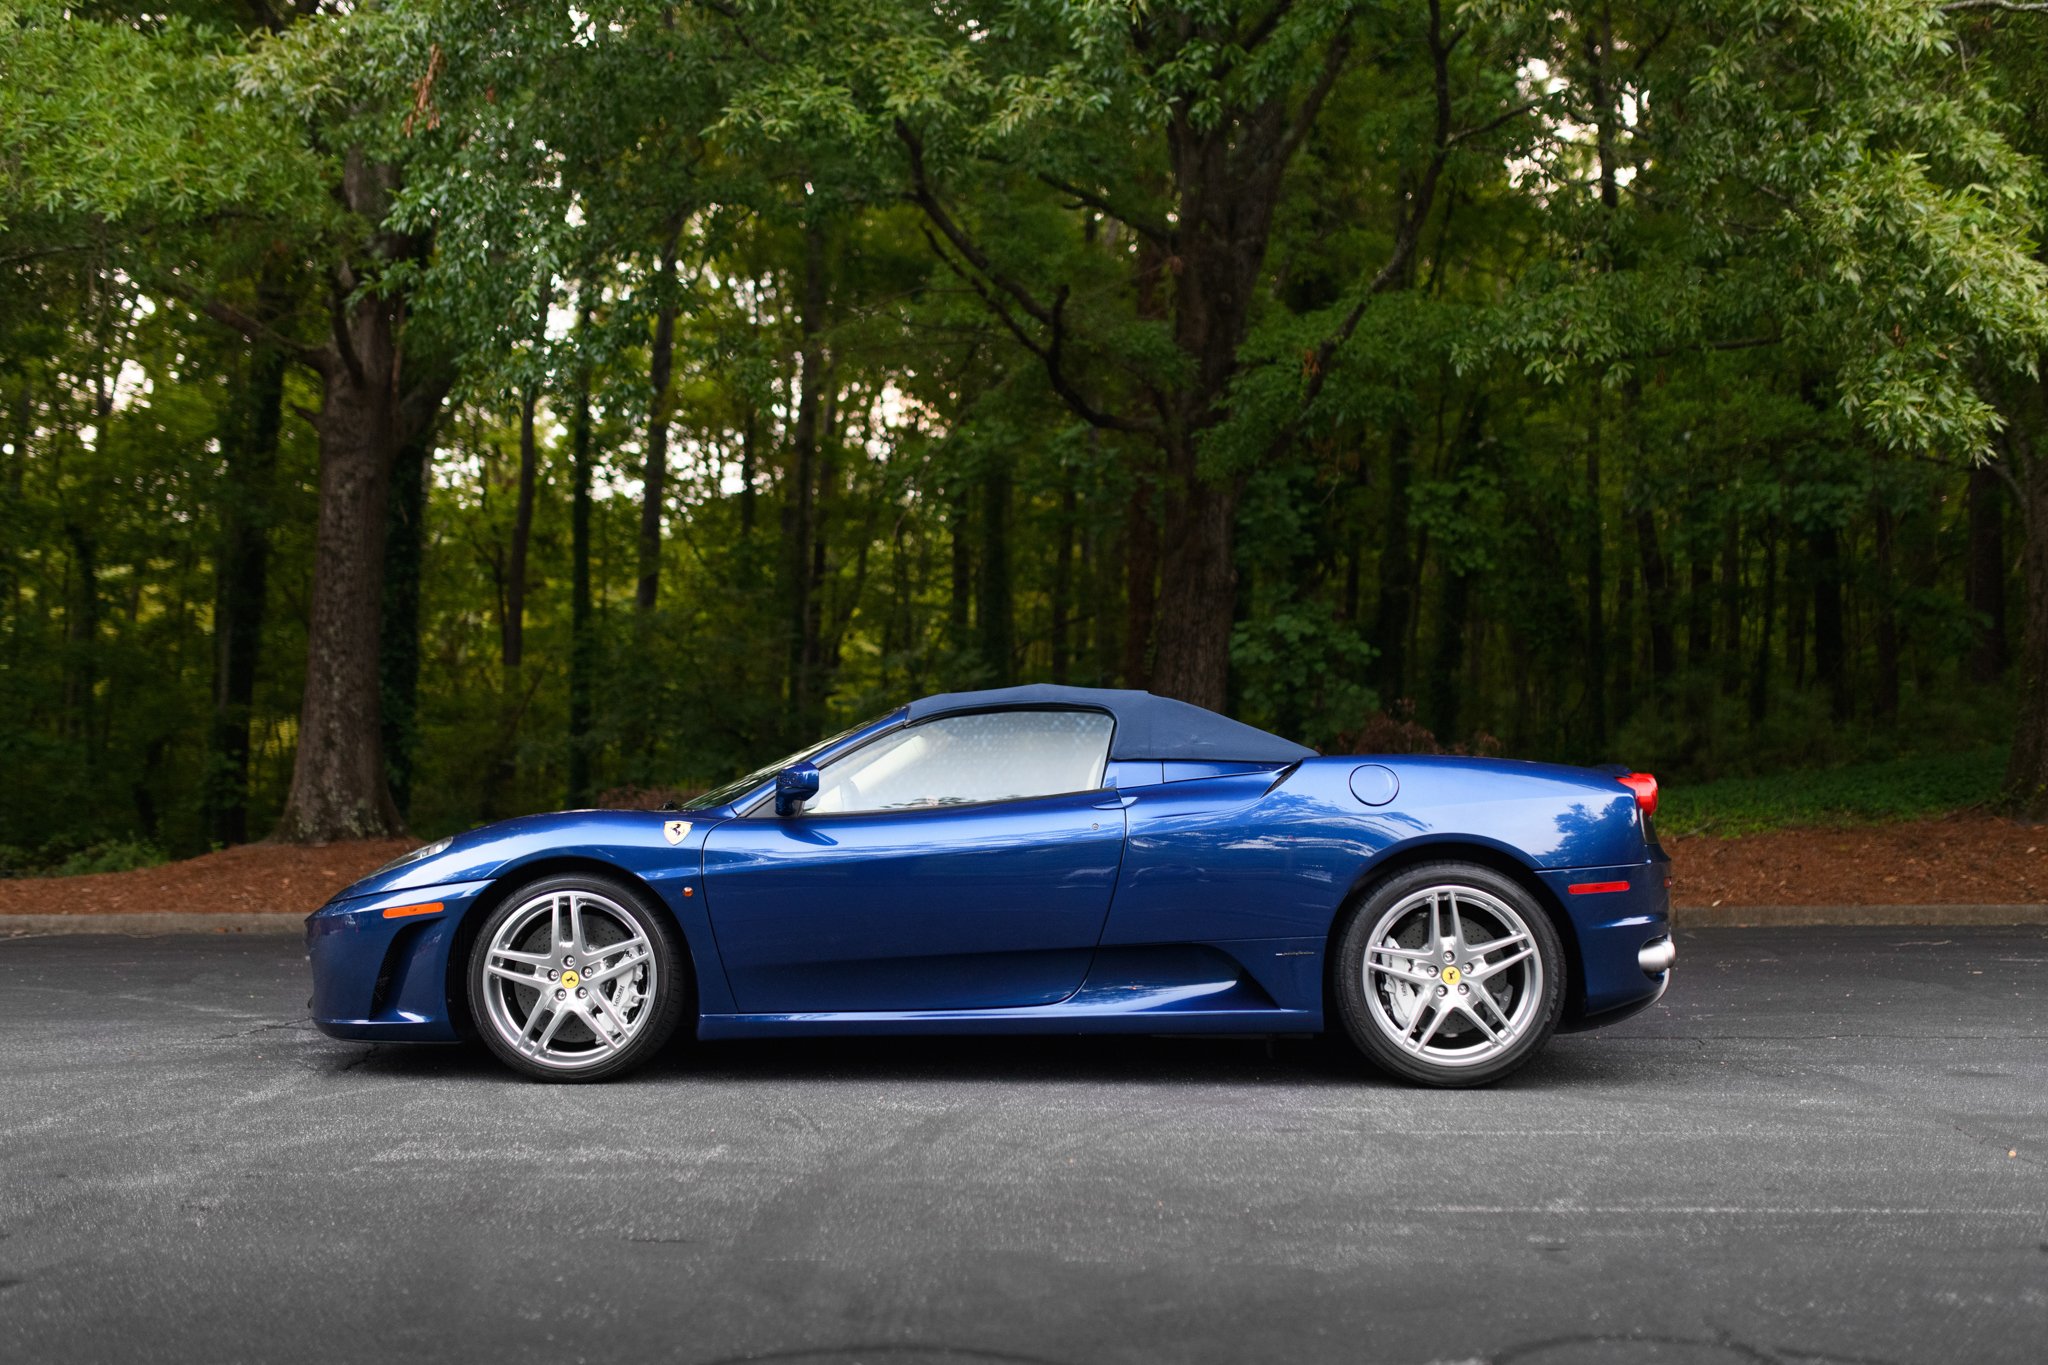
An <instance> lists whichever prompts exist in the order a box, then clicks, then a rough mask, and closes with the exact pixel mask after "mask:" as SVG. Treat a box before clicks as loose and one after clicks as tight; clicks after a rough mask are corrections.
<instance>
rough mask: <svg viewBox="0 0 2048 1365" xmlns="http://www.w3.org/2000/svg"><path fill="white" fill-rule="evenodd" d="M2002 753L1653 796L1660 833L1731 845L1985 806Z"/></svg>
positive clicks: (1740, 780)
mask: <svg viewBox="0 0 2048 1365" xmlns="http://www.w3.org/2000/svg"><path fill="white" fill-rule="evenodd" d="M2004 774H2005V750H2004V749H2002V748H1997V747H1991V748H1975V749H1966V750H1961V751H1958V752H1954V753H1943V754H1929V755H1925V756H1920V757H1913V758H1894V759H1889V760H1886V761H1883V762H1878V763H1855V764H1849V765H1846V766H1843V767H1839V768H1822V769H1809V770H1802V769H1793V770H1790V771H1786V772H1778V773H1773V774H1772V775H1770V776H1768V777H1727V778H1721V779H1719V780H1718V781H1714V782H1703V783H1697V784H1692V785H1687V784H1684V783H1675V784H1670V785H1666V786H1664V787H1663V788H1662V789H1661V790H1660V791H1659V793H1658V811H1657V824H1658V829H1659V831H1660V832H1662V833H1665V834H1670V835H1673V836H1676V837H1686V836H1690V835H1696V834H1711V835H1714V836H1715V837H1717V838H1730V837H1733V836H1735V835H1740V834H1757V833H1762V832H1763V831H1766V830H1773V829H1785V828H1796V827H1800V826H1813V825H1859V824H1871V823H1875V822H1878V821H1884V820H1904V819H1912V818H1914V817H1916V816H1926V815H1939V814H1942V813H1944V812H1947V811H1953V810H1962V809H1965V808H1968V807H1974V806H1985V805H1988V804H1990V803H1991V801H1992V800H1993V799H1994V798H1996V797H1997V795H1998V787H1999V782H2000V780H2001V778H2003V776H2004Z"/></svg>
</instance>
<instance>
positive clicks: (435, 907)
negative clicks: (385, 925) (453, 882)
mask: <svg viewBox="0 0 2048 1365" xmlns="http://www.w3.org/2000/svg"><path fill="white" fill-rule="evenodd" d="M441 910H442V905H441V902H439V901H427V902H425V903H424V904H421V905H393V906H389V907H387V908H386V909H385V911H384V918H385V919H404V918H405V917H406V916H407V915H438V914H440V913H441Z"/></svg>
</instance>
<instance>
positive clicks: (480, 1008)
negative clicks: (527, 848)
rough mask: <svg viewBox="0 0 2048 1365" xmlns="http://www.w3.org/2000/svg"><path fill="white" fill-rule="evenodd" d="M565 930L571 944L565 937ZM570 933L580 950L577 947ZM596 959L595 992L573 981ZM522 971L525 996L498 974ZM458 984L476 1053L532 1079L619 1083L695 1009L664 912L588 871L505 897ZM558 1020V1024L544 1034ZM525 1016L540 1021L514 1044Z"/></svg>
mask: <svg viewBox="0 0 2048 1365" xmlns="http://www.w3.org/2000/svg"><path fill="white" fill-rule="evenodd" d="M541 915H545V916H546V920H547V922H546V925H545V926H543V925H542V923H541V921H540V918H539V917H540V916H541ZM515 922H516V923H515ZM564 929H567V931H568V932H569V934H570V935H571V937H570V938H568V939H566V940H565V939H563V938H562V932H563V930H564ZM508 932H509V933H510V934H511V937H510V938H509V939H507V940H506V941H505V942H501V941H500V939H501V936H504V935H506V934H507V933H508ZM577 934H580V935H582V947H583V949H588V950H589V951H580V950H579V948H578V946H577V941H576V939H575V938H574V935H577ZM634 935H637V940H638V941H636V940H635V938H634V937H633V936H634ZM543 940H545V941H543ZM642 943H644V950H643V947H642ZM535 958H540V959H543V960H541V961H539V962H533V961H531V959H535ZM515 959H516V960H515ZM593 960H595V961H596V963H597V964H598V965H597V966H596V967H595V968H592V969H591V970H593V971H595V972H596V973H599V974H601V975H602V979H600V980H597V981H596V982H595V983H594V984H593V983H591V982H586V981H584V980H583V979H582V969H585V968H588V967H589V964H590V963H591V962H592V961H593ZM494 964H495V967H496V968H497V969H498V970H494ZM528 970H532V971H533V972H534V976H533V981H534V983H535V984H534V985H533V986H531V987H529V986H526V985H522V984H519V982H518V981H515V980H513V979H511V978H508V977H507V976H505V975H503V974H502V972H503V971H513V972H521V973H523V972H525V971H528ZM522 979H523V978H522ZM466 980H467V983H468V990H469V1009H470V1017H471V1019H472V1020H473V1021H474V1023H475V1026H476V1031H477V1035H478V1036H479V1037H480V1038H482V1039H483V1042H484V1046H486V1047H488V1048H489V1049H490V1050H491V1052H492V1054H493V1055H495V1056H496V1057H497V1058H498V1060H499V1061H501V1062H503V1063H505V1065H507V1066H509V1067H511V1068H512V1069H513V1070H514V1071H517V1072H518V1073H520V1074H521V1075H522V1076H526V1077H529V1078H531V1079H533V1080H538V1081H554V1082H558V1083H562V1082H580V1081H600V1080H608V1079H611V1078H612V1077H615V1076H621V1075H624V1074H625V1073H626V1072H628V1071H631V1070H632V1069H633V1068H635V1067H637V1066H640V1065H642V1064H643V1063H645V1062H646V1061H647V1060H648V1059H649V1058H651V1057H653V1056H654V1055H655V1054H656V1053H658V1052H660V1051H661V1049H662V1048H663V1047H664V1046H665V1045H666V1044H667V1043H668V1041H669V1039H670V1037H672V1036H673V1035H674V1033H675V1030H676V1025H677V1024H678V1023H680V1022H681V1021H682V1020H683V1019H684V1018H686V1017H689V1015H690V1014H691V1013H692V1012H693V1011H694V1008H695V1003H694V1002H695V983H694V982H693V981H692V980H691V976H690V965H689V955H688V954H687V953H686V952H684V951H683V948H682V943H681V937H680V935H679V934H678V933H677V931H676V929H675V927H674V925H673V924H672V923H671V921H670V920H669V917H668V915H667V914H666V913H665V912H664V911H663V910H662V909H661V908H660V907H659V906H658V905H655V904H653V903H652V901H651V899H650V898H649V897H648V896H647V894H646V893H645V892H643V891H641V890H639V889H638V888H637V887H634V886H632V885H631V884H629V883H627V882H625V881H622V880H620V879H619V878H616V877H608V876H604V875H602V874H600V873H593V872H571V873H564V874H560V875H557V876H552V877H542V878H540V879H538V880H536V881H532V882H528V883H526V884H524V885H522V886H519V887H516V888H514V889H513V890H512V891H511V892H510V893H509V894H508V895H506V896H505V898H504V899H503V900H502V901H501V902H500V903H499V904H498V906H497V908H496V909H495V910H493V911H492V912H491V914H490V915H489V917H488V918H486V919H485V920H484V922H483V924H482V926H481V927H480V928H479V929H478V930H477V935H476V942H475V945H474V946H473V947H472V948H471V949H470V954H469V968H468V972H467V974H466ZM543 993H545V996H546V997H554V999H548V998H544V996H543ZM537 1005H538V1006H543V1007H544V1010H545V1012H544V1014H543V1013H542V1012H541V1011H538V1010H536V1006H537ZM557 1014H559V1015H561V1016H562V1018H561V1020H560V1021H559V1022H558V1023H555V1027H554V1028H553V1029H552V1030H550V1029H548V1024H549V1023H550V1022H554V1018H555V1016H556V1015H557ZM522 1018H525V1019H528V1020H529V1021H531V1020H535V1019H538V1021H539V1022H538V1024H537V1025H535V1024H532V1023H529V1024H528V1025H527V1026H526V1027H524V1028H519V1029H518V1030H517V1031H518V1032H519V1033H520V1034H521V1035H523V1036H524V1038H525V1042H526V1045H525V1046H524V1047H522V1046H521V1045H520V1043H519V1042H518V1041H516V1040H515V1037H514V1032H515V1026H516V1025H518V1024H519V1021H520V1020H521V1019H522ZM543 1032H545V1033H546V1034H547V1036H546V1037H543V1038H541V1039H540V1046H539V1047H538V1048H536V1047H535V1046H534V1040H535V1038H536V1037H537V1036H538V1035H540V1034H541V1033H543ZM557 1038H559V1039H560V1040H561V1041H560V1042H559V1043H558V1042H556V1041H555V1040H556V1039H557Z"/></svg>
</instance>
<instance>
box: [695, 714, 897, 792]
mask: <svg viewBox="0 0 2048 1365" xmlns="http://www.w3.org/2000/svg"><path fill="white" fill-rule="evenodd" d="M889 714H891V713H890V712H887V711H885V712H883V713H882V715H881V716H870V717H869V718H868V719H866V720H864V721H862V722H861V723H860V724H858V725H854V726H849V727H848V728H846V729H844V730H841V731H840V732H839V733H838V734H836V735H833V736H831V737H829V738H827V739H821V740H819V741H818V742H817V743H816V744H813V745H811V746H810V747H809V748H806V749H798V750H797V751H796V752H795V753H793V754H790V755H788V756H787V757H784V758H778V759H776V760H775V761H774V762H773V763H770V764H768V765H767V766H766V767H761V768H756V769H754V771H752V772H750V773H748V774H747V775H746V776H745V777H737V778H734V779H733V780H732V781H730V782H728V783H726V784H725V785H724V786H722V787H713V788H712V789H711V790H710V791H708V792H705V793H703V794H702V795H699V796H693V797H691V798H690V799H689V800H687V801H685V802H683V804H682V809H684V810H710V809H711V808H713V807H714V806H723V805H725V804H727V803H728V802H730V801H732V800H734V799H736V798H738V797H741V796H745V795H746V794H747V793H748V792H750V791H752V790H753V789H754V788H755V787H758V786H760V785H761V784H762V783H763V782H766V781H767V780H768V779H769V778H771V777H773V776H775V774H777V773H779V772H781V771H782V770H783V769H784V768H787V767H788V766H789V765H790V764H792V763H801V762H803V761H804V760H805V759H808V758H816V757H817V756H818V755H819V754H822V753H824V752H825V751H826V750H827V749H829V748H831V747H832V746H833V745H835V744H837V743H839V741H841V740H843V739H846V738H848V737H850V736H853V735H857V734H859V733H860V732H861V731H863V730H865V729H867V728H868V727H869V726H871V725H873V724H875V722H877V721H879V720H881V719H882V718H883V716H887V715H889Z"/></svg>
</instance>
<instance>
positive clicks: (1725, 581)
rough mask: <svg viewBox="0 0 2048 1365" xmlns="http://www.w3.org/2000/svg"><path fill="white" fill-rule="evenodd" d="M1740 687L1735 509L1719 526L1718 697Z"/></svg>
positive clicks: (1739, 579) (1738, 548) (1739, 554)
mask: <svg viewBox="0 0 2048 1365" xmlns="http://www.w3.org/2000/svg"><path fill="white" fill-rule="evenodd" d="M1741 687H1742V519H1741V516H1740V514H1739V513H1737V512H1735V511H1734V510H1732V509H1731V510H1730V511H1729V512H1728V515H1727V518H1726V519H1725V520H1724V521H1723V522H1722V525H1721V695H1722V696H1724V697H1732V696H1734V695H1735V694H1736V692H1737V691H1738V690H1739V689H1740V688H1741Z"/></svg>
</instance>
